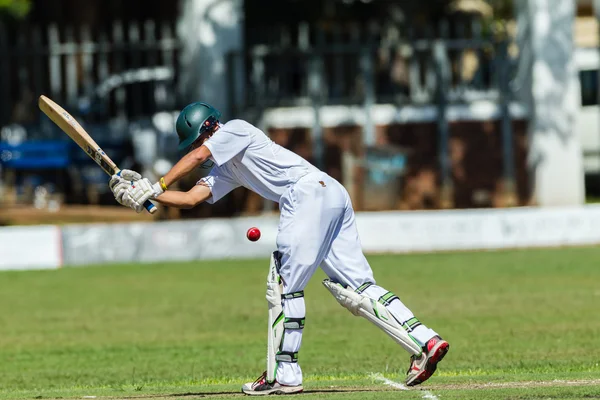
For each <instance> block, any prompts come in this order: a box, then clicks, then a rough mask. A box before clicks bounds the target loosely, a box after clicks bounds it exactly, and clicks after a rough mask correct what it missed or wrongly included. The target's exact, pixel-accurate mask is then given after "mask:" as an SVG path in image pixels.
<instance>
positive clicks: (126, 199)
mask: <svg viewBox="0 0 600 400" xmlns="http://www.w3.org/2000/svg"><path fill="white" fill-rule="evenodd" d="M163 193H164V190H163V189H162V188H161V187H160V183H158V182H156V183H155V184H154V185H153V184H151V183H150V181H149V180H148V179H147V178H143V179H140V180H137V181H133V182H132V183H131V184H130V186H129V187H128V188H127V189H126V190H125V191H124V192H123V194H122V195H121V201H122V203H121V204H123V205H124V206H127V207H129V208H131V209H133V210H135V212H137V213H140V212H142V210H143V209H144V203H145V202H146V200H149V199H151V198H152V199H153V198H156V197H157V196H160V195H161V194H163ZM117 201H118V200H117Z"/></svg>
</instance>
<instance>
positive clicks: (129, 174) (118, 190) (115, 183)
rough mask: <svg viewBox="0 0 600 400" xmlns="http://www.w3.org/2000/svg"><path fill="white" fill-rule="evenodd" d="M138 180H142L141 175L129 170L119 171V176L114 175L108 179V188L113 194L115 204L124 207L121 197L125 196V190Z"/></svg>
mask: <svg viewBox="0 0 600 400" xmlns="http://www.w3.org/2000/svg"><path fill="white" fill-rule="evenodd" d="M140 179H142V175H140V174H139V173H137V172H135V171H132V170H130V169H124V170H121V172H120V174H119V175H117V174H114V175H113V176H112V177H111V178H110V182H108V186H109V187H110V190H111V191H112V192H113V195H114V196H115V200H116V201H117V203H119V204H121V205H125V204H123V195H124V194H125V192H126V191H127V189H128V188H129V187H130V186H131V185H132V184H133V182H134V181H138V180H140Z"/></svg>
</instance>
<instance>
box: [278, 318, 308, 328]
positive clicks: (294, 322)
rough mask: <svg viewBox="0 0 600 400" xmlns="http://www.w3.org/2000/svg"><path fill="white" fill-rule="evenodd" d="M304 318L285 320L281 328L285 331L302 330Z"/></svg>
mask: <svg viewBox="0 0 600 400" xmlns="http://www.w3.org/2000/svg"><path fill="white" fill-rule="evenodd" d="M304 320H305V318H286V319H285V321H283V327H284V328H285V329H304Z"/></svg>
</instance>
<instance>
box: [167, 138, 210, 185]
mask: <svg viewBox="0 0 600 400" xmlns="http://www.w3.org/2000/svg"><path fill="white" fill-rule="evenodd" d="M210 156H211V154H210V150H209V149H208V147H206V146H200V147H198V148H197V149H194V150H192V151H190V152H189V153H187V154H186V155H185V156H183V158H182V159H181V160H179V161H178V162H177V164H175V165H174V166H173V168H171V170H170V171H169V172H167V174H166V175H165V176H164V180H165V184H166V185H167V187H168V186H171V185H172V184H174V183H175V182H177V181H178V180H180V179H181V178H183V177H184V176H186V175H187V174H189V173H190V172H192V171H193V170H194V169H196V168H198V167H199V166H201V165H202V164H203V163H204V162H205V161H207V160H208V158H209V157H210Z"/></svg>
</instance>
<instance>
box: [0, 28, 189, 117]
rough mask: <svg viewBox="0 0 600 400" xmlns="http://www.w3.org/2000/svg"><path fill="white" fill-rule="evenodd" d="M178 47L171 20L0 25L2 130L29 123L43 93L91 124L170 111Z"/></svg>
mask: <svg viewBox="0 0 600 400" xmlns="http://www.w3.org/2000/svg"><path fill="white" fill-rule="evenodd" d="M178 48H179V43H178V41H177V39H176V37H175V34H174V26H173V24H172V23H163V24H160V25H158V24H156V23H155V22H154V21H145V22H143V23H139V22H135V21H131V22H128V23H127V24H123V23H121V22H119V21H115V22H114V23H113V24H111V26H110V27H106V29H99V28H92V27H89V26H85V25H84V26H79V27H73V26H58V25H56V24H52V25H49V26H47V27H44V28H42V27H38V26H33V27H26V26H19V27H18V29H17V30H15V31H13V30H11V29H9V28H8V27H7V26H5V25H2V24H1V23H0V126H3V125H5V124H8V123H10V122H16V123H23V122H28V120H31V119H32V116H33V115H37V113H36V112H35V111H34V109H33V108H32V107H35V101H36V100H37V97H38V96H39V95H40V94H46V95H48V96H50V97H52V98H53V99H55V100H56V101H57V102H59V103H61V104H63V105H64V106H65V107H67V108H69V109H71V110H74V111H75V112H76V113H79V114H87V115H89V116H90V118H92V119H93V118H94V116H96V115H97V116H98V117H101V118H103V119H106V118H115V117H126V118H135V117H139V116H143V115H150V114H151V113H153V112H156V111H157V110H161V109H169V110H171V109H173V108H174V107H175V102H176V99H175V90H174V85H175V77H176V70H177V51H178Z"/></svg>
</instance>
